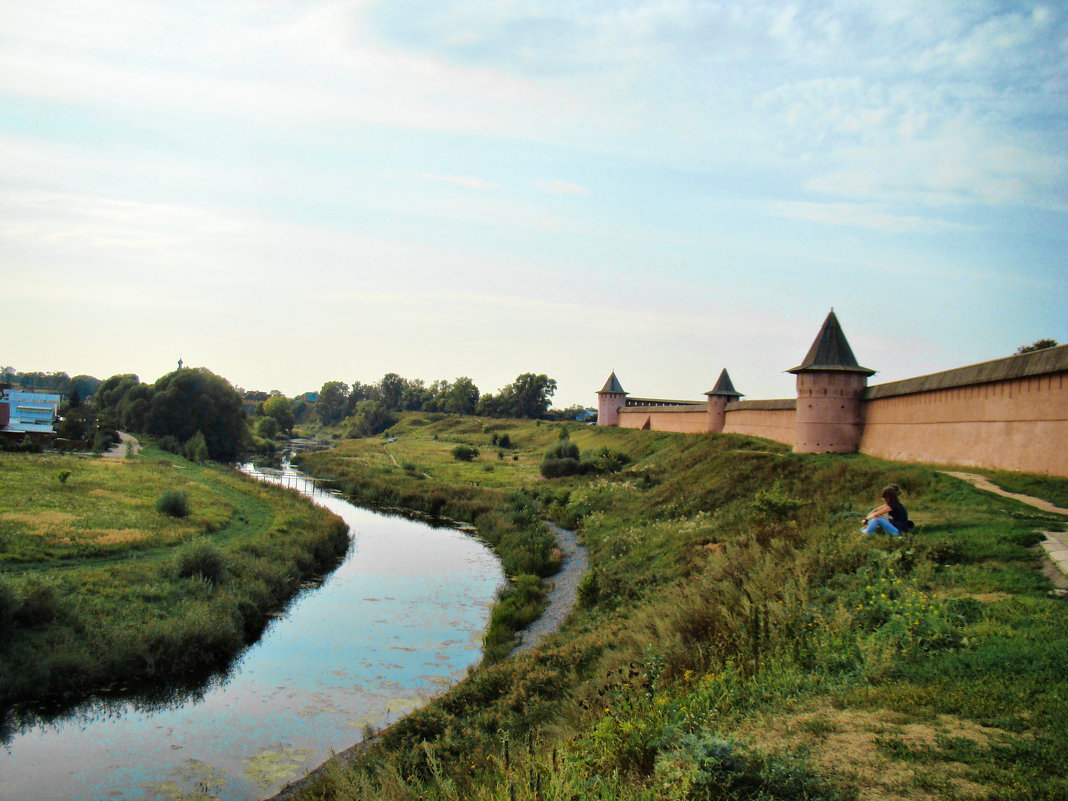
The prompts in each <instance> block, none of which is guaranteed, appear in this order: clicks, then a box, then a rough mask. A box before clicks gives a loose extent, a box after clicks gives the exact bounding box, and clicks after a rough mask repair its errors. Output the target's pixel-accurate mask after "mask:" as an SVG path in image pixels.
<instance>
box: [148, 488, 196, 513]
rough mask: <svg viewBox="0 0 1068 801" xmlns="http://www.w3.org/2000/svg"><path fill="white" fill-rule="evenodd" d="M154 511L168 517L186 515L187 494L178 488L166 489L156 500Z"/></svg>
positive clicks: (187, 510)
mask: <svg viewBox="0 0 1068 801" xmlns="http://www.w3.org/2000/svg"><path fill="white" fill-rule="evenodd" d="M156 511H157V512H159V513H160V514H164V515H169V516H170V517H179V518H180V517H187V516H188V515H189V496H188V495H187V494H186V493H184V492H182V491H180V490H167V491H166V492H165V493H163V494H162V495H160V496H159V498H158V499H157V500H156Z"/></svg>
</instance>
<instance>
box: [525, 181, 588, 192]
mask: <svg viewBox="0 0 1068 801" xmlns="http://www.w3.org/2000/svg"><path fill="white" fill-rule="evenodd" d="M535 186H537V187H538V189H540V190H541V191H542V192H545V193H546V194H548V195H588V194H589V193H590V190H588V189H586V187H584V186H579V185H578V184H573V183H568V182H567V181H536V182H535Z"/></svg>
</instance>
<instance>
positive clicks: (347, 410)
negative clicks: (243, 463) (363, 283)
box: [264, 373, 584, 437]
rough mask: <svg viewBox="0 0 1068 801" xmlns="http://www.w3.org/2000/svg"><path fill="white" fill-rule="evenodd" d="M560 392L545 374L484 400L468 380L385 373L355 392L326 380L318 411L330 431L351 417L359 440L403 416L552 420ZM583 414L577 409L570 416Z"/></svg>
mask: <svg viewBox="0 0 1068 801" xmlns="http://www.w3.org/2000/svg"><path fill="white" fill-rule="evenodd" d="M555 392H556V381H554V380H553V379H551V378H549V377H548V376H546V375H544V374H537V375H536V374H534V373H523V374H521V375H519V376H517V377H516V379H515V381H513V382H512V383H510V384H508V385H507V386H505V387H504V388H503V389H501V391H500V393H498V394H497V395H489V394H486V395H483V394H482V393H480V392H479V389H478V387H476V386H475V384H474V382H473V381H472V380H471V379H470V378H468V377H467V376H461V377H460V378H457V379H456V380H455V381H453V382H451V383H450V382H448V381H435V382H433V383H432V384H430V385H429V386H427V385H426V384H425V383H424V382H423V380H422V379H418V378H417V379H408V378H404V377H403V376H400V375H398V374H397V373H386V374H385V375H384V376H383V377H382V379H381V381H379V382H378V383H377V384H361V383H360V382H358V381H357V382H355V383H354V384H353V385H352V387H351V388H350V387H349V385H348V384H346V383H344V382H342V381H327V382H326V383H325V384H323V386H322V388H321V389H320V390H319V400H318V401H317V402H316V404H315V406H316V414H317V416H318V419H319V422H321V423H322V424H324V425H328V426H330V425H335V424H337V423H340V422H342V421H345V420H349V419H350V418H351V421H350V422H349V424H348V427H347V428H346V432H347V434H348V435H349V436H352V437H360V436H371V435H373V434H377V433H379V432H381V431H384V430H385V429H386V428H389V427H390V426H392V425H393V424H394V423H395V422H396V416H395V415H396V414H397V413H399V412H412V411H422V412H431V413H445V414H457V415H471V414H476V413H477V414H479V415H483V416H487V417H512V418H527V419H547V418H549V417H550V416H552V413H550V409H549V406H550V404H551V400H552V396H553V394H554V393H555ZM264 412H265V413H267V409H266V404H265V406H264ZM582 412H584V410H583V409H581V408H577V409H571V410H568V412H567V413H568V414H571V415H574V414H578V413H582ZM366 432H370V433H366Z"/></svg>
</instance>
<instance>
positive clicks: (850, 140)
mask: <svg viewBox="0 0 1068 801" xmlns="http://www.w3.org/2000/svg"><path fill="white" fill-rule="evenodd" d="M0 18H2V19H3V20H4V22H3V24H2V25H0V280H2V282H3V283H2V285H3V287H4V290H3V320H4V325H3V331H4V333H3V335H2V336H0V365H10V366H12V367H14V368H15V369H16V370H20V371H31V370H43V371H66V372H68V373H70V374H71V375H75V374H81V373H86V374H90V375H95V376H97V377H99V378H106V377H108V376H110V375H113V374H116V373H128V372H132V373H136V374H138V375H139V376H140V377H141V379H142V380H143V381H154V380H155V379H157V378H158V377H160V376H161V375H164V374H166V373H168V372H170V371H171V370H173V369H174V368H175V367H176V365H177V362H178V359H179V358H181V359H183V360H184V362H185V363H186V364H187V365H190V366H204V367H207V368H209V369H211V370H212V371H214V372H216V373H218V374H220V375H222V376H224V377H226V378H227V379H229V380H230V382H231V383H233V384H234V385H235V386H239V387H242V388H245V389H258V390H272V389H278V390H280V391H282V392H283V393H285V394H287V395H295V394H297V393H300V392H304V391H306V390H315V389H318V388H319V387H320V386H321V385H322V384H323V383H324V382H325V381H331V380H337V381H344V382H346V383H350V384H351V383H352V382H353V381H357V380H358V381H361V382H364V383H371V382H377V381H378V380H379V379H380V378H381V377H382V376H383V375H384V374H385V373H387V372H396V373H399V374H400V375H402V376H405V377H407V378H422V379H424V380H425V381H426V382H427V383H430V382H431V381H434V380H437V379H445V380H450V381H451V380H454V379H455V378H457V377H459V376H468V377H470V378H471V379H473V380H474V382H475V384H476V385H477V386H478V387H479V388H480V389H481V390H482V391H483V392H494V393H495V392H497V391H498V390H499V389H500V388H501V387H503V386H504V385H505V384H508V383H509V382H511V381H512V380H514V379H515V378H516V377H517V376H518V375H519V374H521V373H528V372H530V373H545V374H547V375H548V376H550V377H551V378H554V379H555V380H556V381H557V384H558V389H557V392H556V395H555V397H554V404H555V405H556V406H557V407H565V406H570V405H572V404H582V405H589V406H593V405H595V404H596V396H595V393H596V391H597V390H598V389H600V388H601V386H602V385H603V384H604V383H605V380H606V379H607V378H608V375H609V374H610V373H611V372H612V371H615V373H616V375H617V376H618V377H619V380H620V381H621V382H622V384H623V387H624V388H625V389H626V390H627V391H628V392H630V393H631V394H633V395H637V396H643V397H663V398H685V399H701V397H702V394H703V393H704V392H706V391H708V390H709V389H711V388H712V386H713V385H714V384H715V382H716V378H717V377H718V375H719V372H720V370H721V369H723V368H726V369H727V370H728V371H729V373H730V376H731V378H732V380H733V382H734V385H735V387H736V388H737V389H738V391H740V392H742V393H744V394H745V396H746V397H748V398H752V399H760V398H781V397H793V396H794V394H795V391H794V378H793V376H792V375H789V374H787V373H786V372H785V371H786V370H788V369H789V368H791V367H793V366H795V365H797V364H799V363H800V362H801V361H802V359H803V357H804V355H805V353H806V351H807V350H808V347H809V345H810V344H811V343H812V341H813V339H814V338H815V336H816V333H817V332H818V330H819V328H820V325H821V324H822V322H823V320H824V318H825V317H826V315H827V313H828V311H830V310H831V309H832V308H833V309H834V310H835V313H836V315H837V317H838V319H839V322H840V323H841V326H842V329H843V331H844V332H845V334H846V336H847V338H848V339H849V341H850V343H851V345H852V347H853V351H854V353H855V354H856V357H857V360H858V361H859V363H860V364H861V365H863V366H865V367H869V368H871V369H873V370H876V371H878V372H877V374H876V375H875V376H874V377H873V378H872V379H871V381H870V383H881V382H884V381H892V380H897V379H901V378H908V377H911V376H917V375H923V374H926V373H930V372H934V371H938V370H944V369H948V368H952V367H957V366H961V365H964V364H971V363H975V362H981V361H986V360H988V359H994V358H999V357H1002V356H1007V355H1010V354H1012V353H1014V352H1015V350H1016V348H1017V347H1019V346H1021V345H1026V344H1029V343H1031V342H1034V341H1035V340H1037V339H1040V338H1047V337H1049V338H1054V339H1056V340H1058V341H1060V342H1065V341H1068V288H1066V286H1068V280H1066V279H1068V256H1066V254H1068V8H1066V7H1065V6H1064V5H1063V4H1061V3H1055V2H1047V3H1002V2H985V1H984V0H966V1H965V2H951V1H949V0H947V1H946V2H931V0H923V1H922V2H911V0H895V2H893V3H871V2H868V1H867V0H863V1H861V0H857V2H833V1H832V2H821V3H805V4H800V3H798V4H791V3H780V2H762V1H761V0H755V1H753V2H745V3H734V2H718V3H717V2H699V1H698V0H657V1H656V2H641V1H637V0H636V1H634V2H608V1H607V0H598V1H597V2H589V1H588V0H586V1H584V0H570V1H569V2H554V1H551V0H524V2H522V3H519V2H503V1H502V0H462V1H461V0H393V1H392V2H376V1H374V0H243V1H242V2H235V1H234V0H179V1H178V2H175V1H174V0H170V1H169V2H146V1H141V2H128V1H127V0H109V2H107V3H99V2H90V1H89V0H50V1H49V2H47V3H26V2H23V0H0Z"/></svg>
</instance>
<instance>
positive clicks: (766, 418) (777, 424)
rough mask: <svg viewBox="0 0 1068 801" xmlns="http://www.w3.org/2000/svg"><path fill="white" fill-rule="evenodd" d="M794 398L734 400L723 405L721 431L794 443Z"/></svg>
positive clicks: (788, 443)
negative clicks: (724, 417)
mask: <svg viewBox="0 0 1068 801" xmlns="http://www.w3.org/2000/svg"><path fill="white" fill-rule="evenodd" d="M796 421H797V401H795V400H770V401H735V402H734V403H728V404H727V420H726V423H725V424H724V426H723V433H724V434H747V435H748V436H751V437H764V438H765V439H772V440H775V441H776V442H785V443H786V444H787V445H793V444H794V427H795V424H796Z"/></svg>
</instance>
